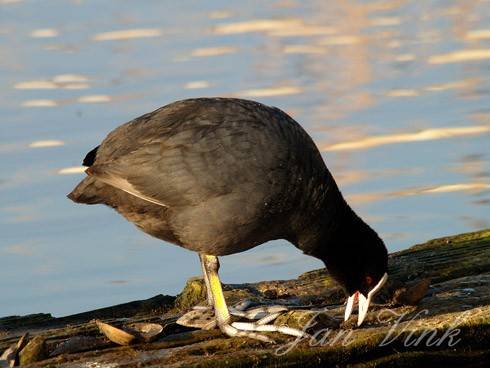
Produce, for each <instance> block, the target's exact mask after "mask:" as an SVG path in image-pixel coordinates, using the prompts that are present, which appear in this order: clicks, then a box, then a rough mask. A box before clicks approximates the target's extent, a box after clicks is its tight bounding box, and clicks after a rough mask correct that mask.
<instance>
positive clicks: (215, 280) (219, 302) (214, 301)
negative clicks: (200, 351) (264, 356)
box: [177, 254, 304, 342]
mask: <svg viewBox="0 0 490 368" xmlns="http://www.w3.org/2000/svg"><path fill="white" fill-rule="evenodd" d="M199 259H200V261H201V266H202V270H203V275H204V282H205V283H206V289H207V299H208V306H207V307H206V306H205V307H203V306H196V307H194V310H192V311H190V312H188V313H186V314H184V315H183V316H182V317H180V318H179V319H178V320H177V323H178V324H181V325H184V326H189V327H196V328H203V329H211V328H215V327H216V325H218V327H219V328H220V329H221V331H223V333H225V334H226V335H228V336H232V337H233V336H246V337H250V338H253V339H257V340H261V341H266V342H272V340H271V339H270V338H268V337H267V336H265V335H261V334H258V333H256V332H255V331H261V332H279V333H284V334H287V335H292V336H303V335H304V332H303V331H300V330H297V329H294V328H290V327H287V326H274V325H269V324H268V323H270V322H271V321H273V320H274V319H276V318H277V317H278V316H279V315H280V314H282V313H284V312H286V311H287V310H288V308H287V307H284V306H269V307H267V306H266V307H258V308H254V309H250V310H244V308H243V307H242V308H238V307H235V308H228V306H227V305H226V300H225V297H224V294H223V289H222V287H221V281H220V279H219V275H218V270H219V261H218V257H216V256H211V255H206V254H200V255H199ZM245 304H246V303H245ZM209 306H211V307H212V308H213V309H214V315H210V313H212V312H211V311H210V310H209ZM245 308H246V307H245ZM231 314H232V315H234V316H237V317H241V318H247V319H255V320H256V321H255V322H233V323H231Z"/></svg>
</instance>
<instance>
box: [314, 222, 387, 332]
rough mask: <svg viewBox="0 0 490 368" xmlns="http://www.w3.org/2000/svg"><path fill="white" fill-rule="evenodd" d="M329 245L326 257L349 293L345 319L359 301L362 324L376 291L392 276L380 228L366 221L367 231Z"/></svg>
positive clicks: (359, 320) (338, 280)
mask: <svg viewBox="0 0 490 368" xmlns="http://www.w3.org/2000/svg"><path fill="white" fill-rule="evenodd" d="M332 245H333V244H332ZM328 248H329V249H331V251H329V252H328V254H326V257H325V258H323V261H324V262H325V265H326V266H327V269H328V271H329V273H330V274H331V275H332V277H333V278H334V279H335V280H336V281H337V282H338V283H339V284H340V285H341V286H342V288H343V289H344V292H345V293H346V296H347V304H346V308H345V320H347V319H348V318H349V317H350V315H351V313H352V310H353V308H354V306H355V304H356V302H358V303H359V308H358V310H359V313H358V320H357V325H358V326H360V325H361V324H362V322H363V321H364V319H365V317H366V314H367V312H368V308H369V305H370V304H371V301H372V300H373V297H374V295H375V294H376V293H377V292H379V290H380V289H381V288H382V287H383V285H384V284H385V282H386V280H387V279H388V273H387V269H388V252H387V250H386V247H385V245H384V243H383V241H382V240H381V239H380V238H379V236H378V235H377V234H376V232H375V231H374V230H372V229H371V228H369V227H368V226H367V225H366V227H365V228H364V229H363V231H360V232H354V233H352V236H345V237H344V238H343V239H341V240H340V241H339V242H338V243H337V244H335V246H332V247H328Z"/></svg>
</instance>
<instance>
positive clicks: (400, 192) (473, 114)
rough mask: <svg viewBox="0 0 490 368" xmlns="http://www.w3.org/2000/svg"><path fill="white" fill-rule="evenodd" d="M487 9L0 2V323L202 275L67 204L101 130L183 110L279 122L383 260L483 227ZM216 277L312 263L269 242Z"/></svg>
mask: <svg viewBox="0 0 490 368" xmlns="http://www.w3.org/2000/svg"><path fill="white" fill-rule="evenodd" d="M489 13H490V6H489V5H488V2H485V1H471V2H464V3H463V2H443V1H424V2H418V1H411V2H378V1H328V2H326V1H320V0H318V1H301V2H300V1H288V0H283V1H272V2H262V1H260V2H259V1H248V2H240V3H236V4H235V3H232V2H227V1H207V2H196V1H179V2H163V1H145V2H139V1H129V0H127V1H123V0H118V1H115V0H112V1H111V0H107V1H103V2H101V1H95V0H93V1H82V0H79V1H75V0H73V1H60V0H51V1H27V0H26V1H13V0H0V83H1V85H2V88H1V89H0V116H1V119H0V131H1V135H0V155H1V156H0V157H1V160H0V162H1V164H0V198H1V200H0V232H1V234H2V236H1V239H0V316H3V315H11V314H26V313H34V312H51V313H53V314H54V315H57V316H61V315H66V314H70V313H75V312H81V311H85V310H89V309H92V308H97V307H102V306H108V305H112V304H115V303H121V302H126V301H130V300H134V299H141V298H148V297H150V296H153V295H155V294H158V293H163V294H176V293H178V292H179V291H180V290H181V289H182V287H183V285H184V283H185V280H186V279H187V278H188V277H190V276H193V275H199V272H200V267H199V263H198V258H197V256H196V255H195V254H193V253H192V252H189V251H186V250H184V249H181V248H178V247H175V246H169V245H166V244H163V243H162V242H161V241H158V240H155V239H152V238H150V237H149V236H147V235H145V234H143V233H141V232H139V231H138V230H136V228H134V227H133V226H132V225H131V224H129V223H127V222H126V221H125V220H123V219H122V218H121V217H120V216H119V215H117V214H116V213H114V212H113V211H112V210H110V209H108V208H105V207H102V206H82V205H75V204H74V203H72V202H70V201H69V200H68V199H66V197H65V195H66V194H67V193H68V192H69V191H71V189H72V188H73V186H74V185H76V183H77V182H78V181H79V180H80V179H81V178H82V176H83V174H81V173H80V170H79V169H78V167H79V165H80V163H81V159H82V158H83V156H84V155H85V153H86V152H87V151H88V150H90V149H91V148H93V147H94V146H96V145H97V144H98V143H99V142H100V140H102V139H103V138H104V137H105V135H106V134H107V133H108V132H109V131H110V130H112V129H113V128H115V127H116V126H118V125H119V124H121V123H124V122H126V121H128V120H130V119H132V118H134V117H136V116H139V115H141V114H143V113H146V112H148V111H151V110H153V109H156V108H158V107H160V106H161V105H164V104H166V103H169V102H171V101H174V100H177V99H182V98H187V97H195V96H218V95H219V96H240V97H245V98H250V99H255V100H258V101H261V102H264V103H266V104H271V105H274V106H278V107H280V108H282V109H284V110H285V111H287V112H288V113H290V114H291V115H292V116H293V117H294V118H295V119H297V120H298V121H299V122H300V123H301V124H302V125H303V126H304V127H305V129H306V130H307V131H308V132H309V133H310V134H311V135H312V136H313V138H314V140H315V141H316V143H317V144H318V146H319V147H320V148H321V149H322V151H323V154H324V158H325V160H326V162H327V165H328V166H329V168H330V170H331V171H332V173H333V174H334V176H335V178H336V179H337V181H338V183H339V185H340V187H341V190H342V192H343V193H344V194H345V196H346V197H347V199H348V201H349V203H350V204H351V205H352V206H353V207H354V208H355V209H356V210H357V211H358V212H359V213H360V215H361V216H362V217H364V218H365V219H366V220H367V221H368V222H369V223H370V224H371V225H372V226H373V227H374V228H375V229H376V230H377V231H379V233H380V234H381V236H382V237H383V238H384V239H385V241H386V243H387V246H388V248H389V250H390V251H396V250H400V249H404V248H406V247H408V246H410V245H412V244H414V243H417V242H422V241H424V240H427V239H430V238H434V237H438V236H444V235H449V234H455V233H459V232H464V231H472V230H475V229H481V228H486V227H490V211H489V205H490V180H489V177H490V165H489V158H490V148H489V147H490V145H489V143H488V142H489V139H490V109H489V107H490V105H489V98H488V97H489V91H490V83H489V81H490V78H489V75H490V74H489V71H490V64H489V63H490V14H489ZM114 31H126V32H123V33H121V32H120V33H108V32H114ZM67 168H68V170H67ZM69 168H71V169H69ZM221 264H222V268H221V275H222V279H223V281H224V282H228V283H238V282H247V281H250V282H251V281H258V280H265V279H284V278H293V277H296V276H298V274H300V273H302V272H304V271H307V270H310V269H313V268H318V267H321V266H322V265H321V263H320V262H319V261H317V260H315V259H313V258H309V257H306V256H303V255H301V254H300V253H299V252H298V251H297V250H296V249H295V248H294V247H292V246H291V245H289V244H287V243H286V242H283V241H277V242H272V243H269V244H266V245H262V246H260V247H257V248H255V249H253V250H251V251H248V252H245V253H242V254H239V255H233V256H227V257H223V259H222V262H221Z"/></svg>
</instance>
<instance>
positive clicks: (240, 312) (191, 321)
mask: <svg viewBox="0 0 490 368" xmlns="http://www.w3.org/2000/svg"><path fill="white" fill-rule="evenodd" d="M253 304H254V302H252V301H249V300H246V301H244V302H241V303H239V304H236V305H235V306H233V307H230V308H229V313H230V315H231V316H232V318H233V319H234V320H235V322H231V323H229V324H222V325H221V326H220V325H219V324H218V322H217V320H216V318H215V315H214V311H213V309H212V307H211V306H195V307H194V308H193V310H192V311H190V312H188V313H186V314H184V315H183V316H182V317H180V318H179V319H178V320H177V323H178V324H180V325H183V326H187V327H193V328H200V329H204V330H210V329H213V328H215V327H219V328H220V329H221V331H223V333H225V334H226V335H228V336H231V337H236V336H245V337H250V338H253V339H256V340H260V341H264V342H273V340H272V339H270V338H269V337H267V336H265V335H262V334H258V333H256V332H279V333H282V334H286V335H291V336H296V337H302V336H305V335H307V334H306V332H304V331H301V330H298V329H295V328H291V327H287V326H276V325H273V324H270V322H273V321H274V320H275V319H276V318H277V317H279V316H280V315H281V314H283V313H285V312H287V311H288V308H287V307H285V306H282V305H269V306H267V305H266V306H259V307H255V308H249V307H250V306H251V305H253ZM240 318H246V319H248V320H254V321H253V322H238V321H237V320H238V319H240Z"/></svg>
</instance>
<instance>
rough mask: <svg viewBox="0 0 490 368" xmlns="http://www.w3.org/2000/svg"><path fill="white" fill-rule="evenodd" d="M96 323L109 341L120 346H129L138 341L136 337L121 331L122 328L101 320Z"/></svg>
mask: <svg viewBox="0 0 490 368" xmlns="http://www.w3.org/2000/svg"><path fill="white" fill-rule="evenodd" d="M95 323H96V324H97V327H98V328H99V330H100V332H102V333H103V334H104V335H105V336H106V337H107V338H108V339H109V340H111V341H112V342H115V343H116V344H118V345H129V344H131V343H132V342H133V341H134V340H135V339H136V336H135V335H133V334H131V333H128V332H126V331H124V330H121V329H120V328H117V327H114V326H111V325H110V324H108V323H104V322H102V321H99V320H96V321H95Z"/></svg>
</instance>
